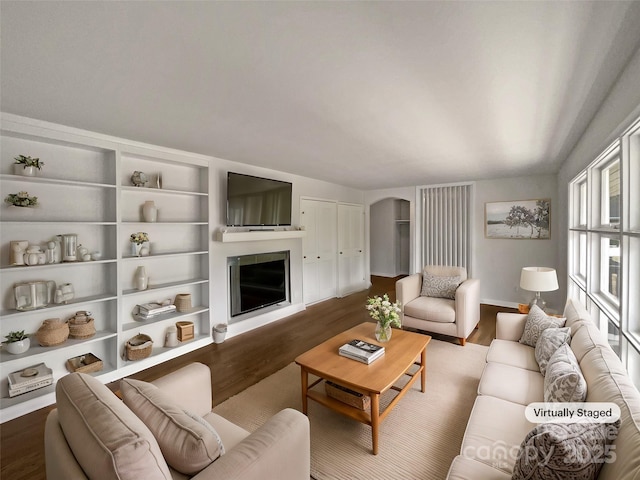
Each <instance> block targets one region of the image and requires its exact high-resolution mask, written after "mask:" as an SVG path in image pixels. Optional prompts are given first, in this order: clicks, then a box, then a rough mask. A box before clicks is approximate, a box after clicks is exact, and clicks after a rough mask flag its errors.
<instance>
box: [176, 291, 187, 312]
mask: <svg viewBox="0 0 640 480" xmlns="http://www.w3.org/2000/svg"><path fill="white" fill-rule="evenodd" d="M173 304H174V305H175V306H176V310H177V311H179V312H188V311H190V310H191V294H190V293H179V294H177V295H176V299H175V300H174V302H173Z"/></svg>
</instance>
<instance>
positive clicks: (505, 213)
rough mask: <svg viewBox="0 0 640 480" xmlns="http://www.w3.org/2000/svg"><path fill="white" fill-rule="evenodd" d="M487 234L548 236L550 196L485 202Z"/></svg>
mask: <svg viewBox="0 0 640 480" xmlns="http://www.w3.org/2000/svg"><path fill="white" fill-rule="evenodd" d="M484 226H485V227H484V232H485V237H487V238H512V239H521V240H548V239H550V238H551V200H550V199H548V198H547V199H539V200H513V201H508V202H487V203H485V204H484Z"/></svg>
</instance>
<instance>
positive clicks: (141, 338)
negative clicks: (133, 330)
mask: <svg viewBox="0 0 640 480" xmlns="http://www.w3.org/2000/svg"><path fill="white" fill-rule="evenodd" d="M152 347H153V340H151V337H150V336H149V335H145V334H144V333H139V334H138V335H136V336H135V337H133V338H130V339H129V340H127V343H126V345H125V354H126V358H127V360H142V359H143V358H147V357H148V356H149V355H151V349H152Z"/></svg>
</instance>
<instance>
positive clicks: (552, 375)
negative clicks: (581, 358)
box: [544, 344, 587, 402]
mask: <svg viewBox="0 0 640 480" xmlns="http://www.w3.org/2000/svg"><path fill="white" fill-rule="evenodd" d="M586 398H587V382H586V380H585V378H584V376H583V375H582V371H581V370H580V365H578V361H577V360H576V357H575V355H574V354H573V351H572V350H571V348H569V345H567V344H564V345H561V346H560V348H558V350H556V352H555V353H554V354H553V355H551V358H550V359H549V364H548V365H547V374H546V375H545V377H544V401H545V402H584V401H585V399H586Z"/></svg>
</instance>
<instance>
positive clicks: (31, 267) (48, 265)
mask: <svg viewBox="0 0 640 480" xmlns="http://www.w3.org/2000/svg"><path fill="white" fill-rule="evenodd" d="M134 258H138V257H134ZM100 263H103V264H104V263H115V259H111V258H107V259H104V260H90V261H88V262H60V263H46V264H44V265H9V266H5V267H0V270H7V271H25V272H27V271H35V270H43V269H48V268H65V267H71V266H78V265H96V264H100Z"/></svg>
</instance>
